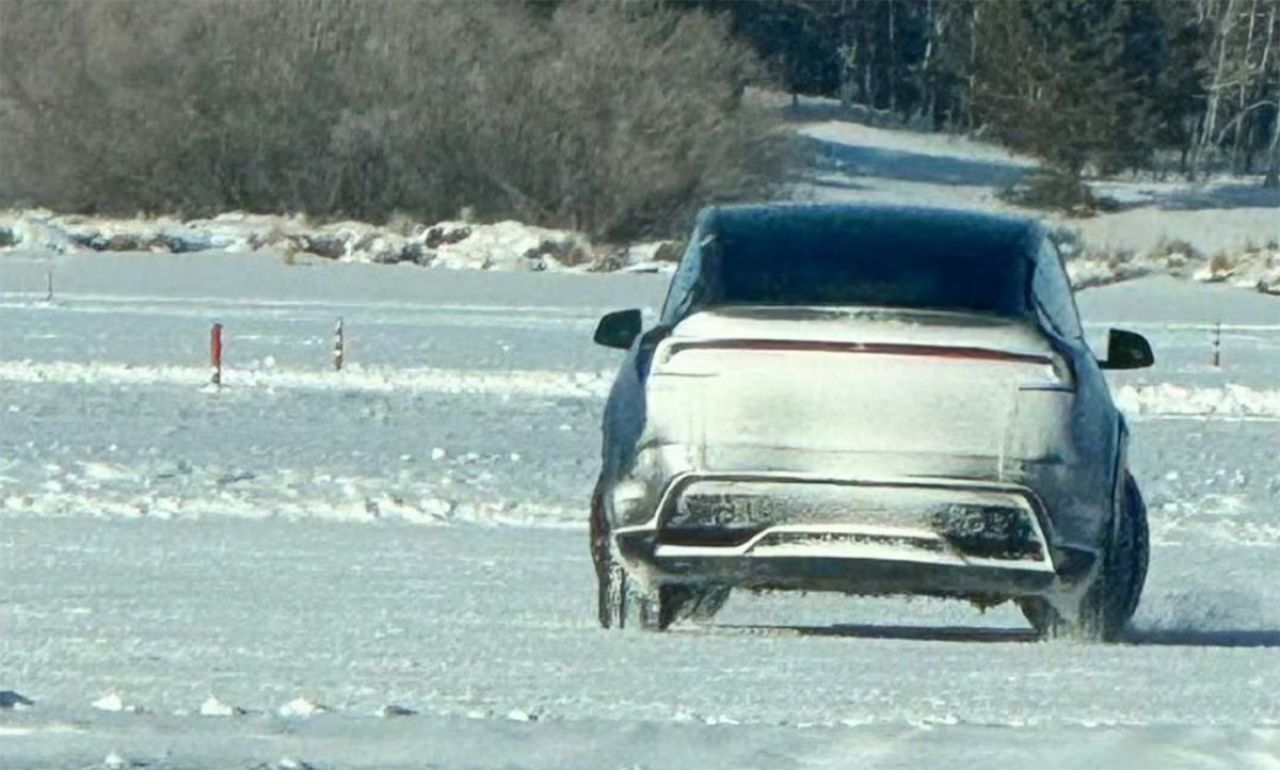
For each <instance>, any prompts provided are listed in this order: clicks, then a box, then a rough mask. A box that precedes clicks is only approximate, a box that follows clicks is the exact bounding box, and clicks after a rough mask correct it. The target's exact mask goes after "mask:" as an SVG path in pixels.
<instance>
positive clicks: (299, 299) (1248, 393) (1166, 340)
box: [0, 254, 1280, 770]
mask: <svg viewBox="0 0 1280 770" xmlns="http://www.w3.org/2000/svg"><path fill="white" fill-rule="evenodd" d="M50 265H52V266H53V268H54V270H55V274H56V276H57V289H56V293H55V296H54V299H53V301H52V302H48V301H46V299H45V292H46V276H47V269H48V267H49V266H50ZM664 284H665V278H664V277H663V276H652V275H637V276H618V275H612V276H610V275H529V274H526V273H505V274H504V273H481V272H474V271H434V270H426V271H424V270H420V269H417V268H416V267H412V266H400V267H384V266H373V265H360V264H343V263H334V262H327V261H326V262H318V263H315V264H302V263H300V264H295V265H288V264H285V263H284V262H283V261H280V260H262V259H260V258H258V257H254V256H252V255H225V254H219V255H181V256H164V255H133V256H124V255H116V256H110V257H103V256H101V255H93V254H87V255H75V254H71V255H61V256H56V255H54V256H51V255H47V254H40V255H31V256H21V255H17V254H13V255H9V256H8V257H6V258H4V259H0V554H3V555H2V556H0V628H4V629H5V632H4V633H3V634H0V691H7V693H8V694H7V695H6V694H4V693H0V696H3V697H0V767H4V768H6V770H9V769H14V770H25V769H27V768H44V767H77V768H79V767H143V766H145V767H150V768H206V767H211V766H216V767H227V768H243V769H245V770H247V769H248V768H275V767H280V768H285V767H304V766H306V767H314V768H395V767H422V766H435V767H450V768H452V767H469V768H511V767H516V768H598V767H655V768H677V767H678V768H685V767H699V768H712V769H714V768H742V767H759V768H775V767H779V766H788V764H787V763H791V765H793V766H808V767H920V766H948V767H974V768H985V767H990V766H992V765H993V764H999V763H1008V764H1011V765H1020V764H1026V761H1027V758H1029V757H1034V761H1035V764H1036V765H1037V766H1040V767H1049V768H1055V767H1062V768H1078V767H1090V768H1103V767H1113V768H1130V767H1160V768H1164V767H1182V768H1190V767H1224V766H1228V767H1256V768H1274V767H1276V764H1277V761H1278V759H1277V758H1278V757H1280V699H1278V698H1277V697H1276V693H1277V692H1280V666H1276V665H1275V657H1276V649H1277V647H1280V598H1278V597H1277V594H1276V592H1275V591H1274V589H1273V587H1274V585H1275V583H1276V582H1277V580H1278V579H1280V567H1278V566H1277V565H1280V466H1277V464H1276V462H1275V458H1274V451H1273V450H1271V447H1274V446H1280V385H1278V383H1280V303H1278V302H1276V300H1275V299H1273V298H1270V297H1267V296H1264V295H1260V294H1256V293H1253V292H1245V291H1241V290H1238V289H1232V288H1229V287H1224V286H1206V285H1200V284H1194V283H1186V282H1179V281H1174V280H1171V279H1147V280H1139V281H1133V282H1129V283H1125V284H1120V285H1117V286H1111V287H1105V288H1099V289H1093V290H1089V291H1086V292H1083V293H1082V294H1081V296H1080V303H1081V308H1082V312H1083V313H1084V316H1085V319H1086V321H1087V322H1088V324H1089V330H1090V333H1091V334H1092V335H1093V336H1094V337H1095V338H1098V339H1101V336H1102V335H1103V334H1104V333H1105V329H1106V328H1107V327H1109V326H1111V325H1121V326H1123V327H1125V328H1132V329H1135V330H1138V331H1141V332H1143V333H1144V334H1147V335H1148V336H1149V337H1150V338H1151V340H1152V342H1153V345H1154V346H1155V350H1156V355H1157V359H1158V364H1157V366H1156V367H1155V368H1153V369H1150V370H1144V371H1140V372H1135V373H1121V374H1118V375H1117V376H1116V377H1115V378H1114V386H1115V388H1116V392H1117V395H1118V398H1119V400H1120V402H1121V404H1122V406H1124V407H1125V408H1126V410H1128V411H1129V413H1130V415H1131V418H1132V421H1133V430H1134V446H1133V457H1132V461H1133V464H1134V468H1135V471H1136V473H1137V476H1138V479H1139V481H1140V483H1141V484H1142V485H1143V488H1144V490H1145V492H1146V495H1147V498H1148V501H1149V505H1150V509H1151V528H1152V537H1153V552H1152V564H1151V576H1150V580H1149V584H1148V590H1147V593H1146V594H1145V596H1144V599H1143V603H1142V605H1141V606H1140V607H1139V609H1138V613H1137V616H1136V619H1135V623H1134V629H1133V631H1132V632H1131V633H1130V635H1129V637H1128V639H1127V641H1128V642H1129V644H1125V645H1118V646H1096V645H1078V644H1071V643H1051V644H1037V643H1032V642H1031V641H1030V638H1031V637H1030V635H1029V632H1028V630H1027V628H1026V625H1025V623H1024V622H1023V621H1022V619H1021V617H1020V615H1019V614H1018V613H1017V612H1016V611H1015V610H1013V609H1012V608H1010V607H1007V606H1005V607H1000V608H997V609H995V610H991V611H988V612H986V613H979V612H978V611H976V610H974V609H973V608H971V607H969V606H968V605H965V604H958V603H946V602H939V601H931V600H930V601H925V600H915V601H910V602H907V601H899V600H865V599H850V598H845V597H838V596H807V597H797V596H764V597H753V596H749V595H741V596H738V595H735V596H734V598H733V599H732V600H731V601H730V604H729V606H728V607H727V608H726V610H725V612H724V613H723V614H722V615H721V616H719V617H718V618H717V622H716V625H714V626H712V627H709V628H700V627H693V626H691V627H680V628H677V629H674V630H673V631H672V632H671V633H669V634H666V635H662V636H647V635H636V634H612V633H607V632H604V631H601V630H599V629H598V628H596V626H595V620H594V614H593V611H594V605H593V597H594V581H593V573H592V569H591V564H590V561H589V559H588V557H587V548H586V539H585V526H584V511H585V507H586V500H587V495H588V493H589V490H590V487H591V484H592V482H593V480H594V474H595V472H596V470H597V455H598V451H599V433H598V419H599V414H600V409H601V406H602V394H603V392H604V389H605V388H606V387H607V382H608V378H609V377H610V376H611V373H612V370H613V368H614V367H616V365H617V360H618V359H617V356H616V355H615V354H613V353H611V352H609V351H606V350H604V349H601V348H597V347H593V346H592V345H590V343H589V338H590V334H591V330H592V328H593V326H594V323H595V319H596V318H597V317H598V316H599V315H600V314H601V313H602V312H604V311H605V310H610V309H616V308H619V307H628V306H641V307H645V308H648V309H649V311H651V312H652V311H653V310H655V309H656V308H657V306H658V304H659V303H660V301H661V296H662V292H663V290H664ZM338 317H342V318H343V319H344V328H345V332H346V337H347V344H348V347H347V356H348V359H347V360H348V362H349V364H350V365H349V367H348V368H347V369H346V370H345V371H343V372H341V373H338V372H334V371H332V367H331V363H330V362H331V356H330V351H331V345H332V331H333V326H334V323H335V321H336V319H337V318H338ZM215 321H217V322H221V323H222V324H224V328H225V343H226V372H225V378H224V387H223V388H222V389H221V390H220V391H219V390H217V389H214V388H210V387H208V385H207V383H208V377H209V369H208V346H209V330H210V326H211V324H212V323H214V322H215ZM1215 338H1217V339H1218V354H1219V360H1220V366H1214V365H1213V349H1214V340H1215Z"/></svg>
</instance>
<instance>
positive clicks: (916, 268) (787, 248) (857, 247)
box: [703, 222, 1031, 316]
mask: <svg viewBox="0 0 1280 770" xmlns="http://www.w3.org/2000/svg"><path fill="white" fill-rule="evenodd" d="M830 224H831V223H830V222H828V223H824V225H826V226H825V227H821V228H819V227H812V228H806V227H795V226H785V225H784V226H780V227H771V228H768V229H767V230H764V231H757V232H754V233H740V234H732V233H730V234H722V235H719V236H717V237H716V241H718V242H717V243H716V244H715V246H714V247H713V248H712V250H711V251H712V253H713V254H714V256H713V257H712V258H711V259H709V260H707V263H706V265H705V267H704V269H705V270H708V271H710V272H711V273H712V274H711V275H706V276H704V279H706V280H707V284H708V285H707V290H708V296H706V298H705V299H706V301H705V302H704V303H703V304H707V305H871V306H879V307H904V308H922V309H923V308H927V309H936V310H959V311H976V312H982V313H993V314H998V315H1006V316H1020V315H1024V314H1025V313H1026V312H1027V296H1026V295H1027V279H1028V270H1029V269H1030V267H1031V265H1030V263H1029V261H1028V260H1027V259H1026V258H1025V257H1024V256H1023V255H1022V254H1021V251H1020V250H1019V249H1015V248H1012V247H1011V245H1010V244H1008V242H1007V241H1008V239H1007V237H1006V238H991V237H981V236H983V235H984V233H982V232H981V231H979V232H976V233H975V232H973V231H969V232H963V233H960V232H956V233H950V234H949V233H946V232H931V231H930V229H929V227H928V223H921V226H920V227H919V228H917V229H919V230H920V231H921V232H911V231H910V228H903V227H901V226H894V227H886V226H876V225H875V224H870V225H869V224H868V223H865V222H862V223H857V225H856V226H850V227H844V228H839V227H837V228H832V227H831V226H830ZM948 236H951V237H948ZM975 236H977V237H975ZM709 256H710V255H709Z"/></svg>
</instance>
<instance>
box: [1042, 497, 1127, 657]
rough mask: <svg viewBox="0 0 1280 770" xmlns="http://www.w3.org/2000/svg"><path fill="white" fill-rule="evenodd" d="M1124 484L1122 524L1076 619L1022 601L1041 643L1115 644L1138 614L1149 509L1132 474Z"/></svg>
mask: <svg viewBox="0 0 1280 770" xmlns="http://www.w3.org/2000/svg"><path fill="white" fill-rule="evenodd" d="M1124 484H1125V486H1124V498H1123V505H1122V507H1121V509H1120V510H1119V511H1117V515H1118V516H1119V517H1120V520H1119V521H1118V522H1117V526H1116V529H1115V532H1114V535H1113V537H1112V538H1110V542H1109V543H1108V544H1107V545H1106V547H1105V548H1104V550H1103V553H1102V565H1101V569H1100V570H1099V572H1098V575H1097V577H1096V578H1095V579H1094V581H1093V585H1091V586H1090V587H1089V590H1088V591H1087V592H1085V595H1084V597H1083V598H1082V599H1081V601H1080V609H1079V613H1078V616H1077V617H1076V619H1075V620H1071V619H1068V618H1066V617H1064V616H1063V615H1062V614H1061V613H1060V612H1058V610H1057V609H1055V608H1054V607H1053V605H1051V604H1050V603H1049V602H1048V601H1046V600H1044V599H1041V598H1028V599H1023V600H1022V601H1021V603H1020V605H1021V607H1022V613H1023V615H1024V616H1025V617H1026V618H1027V621H1028V622H1029V623H1030V624H1031V626H1032V628H1034V629H1035V630H1036V633H1037V634H1038V635H1039V636H1040V637H1041V638H1044V639H1057V638H1074V639H1085V640H1088V641H1104V642H1114V641H1116V640H1117V639H1119V638H1120V635H1121V633H1123V631H1124V629H1125V627H1126V626H1127V625H1128V623H1129V619H1130V618H1132V617H1133V613H1134V612H1135V611H1136V610H1137V609H1138V600H1139V599H1140V598H1141V596H1142V588H1143V585H1144V584H1145V583H1146V579H1147V562H1148V559H1149V555H1150V543H1149V534H1148V530H1147V508H1146V504H1145V503H1144V502H1143V500H1142V493H1141V491H1140V490H1139V489H1138V484H1137V482H1136V481H1135V480H1134V478H1133V476H1132V475H1131V474H1129V473H1125V481H1124Z"/></svg>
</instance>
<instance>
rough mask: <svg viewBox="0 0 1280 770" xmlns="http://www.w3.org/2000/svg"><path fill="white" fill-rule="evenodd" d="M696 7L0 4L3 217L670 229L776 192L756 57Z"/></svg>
mask: <svg viewBox="0 0 1280 770" xmlns="http://www.w3.org/2000/svg"><path fill="white" fill-rule="evenodd" d="M687 11H688V9H681V11H677V10H674V9H672V8H669V7H665V6H663V5H660V4H654V3H639V4H637V3H619V2H610V3H593V2H574V3H546V2H524V3H487V2H432V1H430V0H423V1H421V2H408V1H401V0H276V1H274V2H266V1H258V0H205V1H201V2H170V1H169V0H116V1H115V2H97V3H90V2H75V1H74V0H73V1H71V2H67V1H65V0H34V1H33V0H0V205H21V204H27V205H40V206H46V207H50V208H53V209H57V210H60V211H76V212H104V213H125V214H135V213H138V212H144V213H160V212H163V213H176V214H182V215H187V216H195V215H205V214H210V213H214V212H219V211H224V210H228V209H245V210H252V211H258V212H297V211H302V212H307V213H310V214H314V215H318V216H321V217H325V218H337V217H350V218H356V219H361V220H366V221H374V222H379V221H383V220H385V219H387V218H388V217H390V216H392V215H395V214H402V215H407V216H410V217H413V218H416V219H419V220H422V221H439V220H442V219H447V218H453V217H457V216H459V212H460V211H463V210H467V211H470V212H474V215H475V216H476V217H479V218H484V219H496V218H502V217H515V218H519V219H522V220H525V221H528V222H536V223H539V224H543V225H547V226H556V227H566V228H573V229H578V230H583V231H586V232H588V233H590V234H592V235H594V236H597V237H602V238H605V239H614V240H621V239H627V238H631V237H638V236H642V235H646V234H655V233H667V232H670V231H672V230H673V229H678V228H679V227H680V226H682V223H683V222H685V221H686V220H687V219H688V215H689V212H690V211H691V210H692V209H693V208H695V207H696V206H698V205H700V204H702V203H704V202H706V201H711V200H718V199H727V198H734V197H743V196H750V197H758V196H760V195H762V194H767V190H768V185H769V184H770V183H771V182H772V180H776V179H779V178H781V176H782V175H781V174H780V173H779V172H778V170H777V168H776V163H777V160H778V157H779V156H778V151H777V146H776V144H775V143H774V141H773V140H774V138H775V136H776V135H777V132H772V131H771V130H770V125H769V123H768V120H767V118H766V117H765V116H764V115H763V114H757V113H756V112H753V109H752V107H751V105H750V104H749V103H748V101H749V100H744V99H743V98H742V97H743V92H744V88H745V86H746V85H747V84H748V83H749V82H752V81H753V80H754V79H758V78H760V77H762V70H761V69H760V67H759V62H758V60H757V58H756V56H755V55H754V54H753V53H752V51H751V50H750V48H749V46H747V45H746V44H745V43H742V42H740V41H738V40H736V39H735V38H733V37H732V36H731V35H730V33H729V28H728V27H729V25H728V21H727V20H726V19H725V18H723V17H718V16H713V15H710V14H706V13H689V12H687Z"/></svg>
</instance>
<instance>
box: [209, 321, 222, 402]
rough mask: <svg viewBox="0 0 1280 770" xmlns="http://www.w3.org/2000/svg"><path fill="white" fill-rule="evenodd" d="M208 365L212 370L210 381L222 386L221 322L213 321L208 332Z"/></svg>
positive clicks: (219, 386)
mask: <svg viewBox="0 0 1280 770" xmlns="http://www.w3.org/2000/svg"><path fill="white" fill-rule="evenodd" d="M209 367H210V369H211V370H212V378H211V380H210V381H211V382H212V384H213V385H214V386H216V387H218V388H221V387H222V324H219V323H215V324H214V325H213V329H212V330H211V331H210V332H209Z"/></svg>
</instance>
